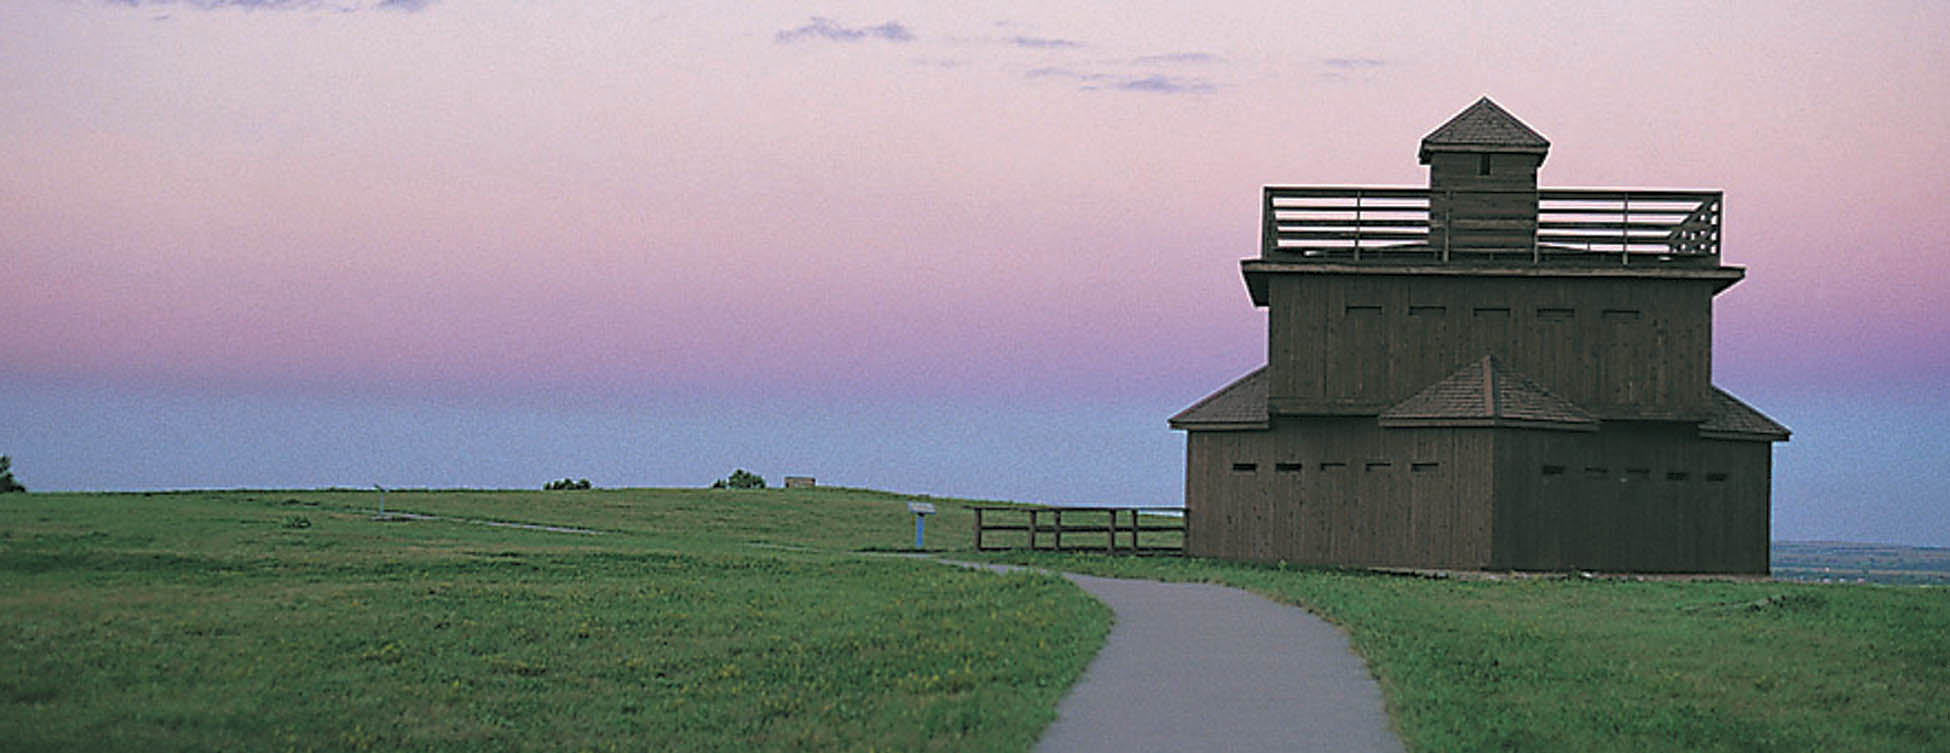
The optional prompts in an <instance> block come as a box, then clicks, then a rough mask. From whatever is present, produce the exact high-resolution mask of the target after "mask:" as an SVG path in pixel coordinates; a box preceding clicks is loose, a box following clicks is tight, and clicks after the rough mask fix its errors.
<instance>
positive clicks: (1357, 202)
mask: <svg viewBox="0 0 1950 753" xmlns="http://www.w3.org/2000/svg"><path fill="white" fill-rule="evenodd" d="M1354 260H1355V261H1360V260H1361V189H1359V188H1356V189H1354Z"/></svg>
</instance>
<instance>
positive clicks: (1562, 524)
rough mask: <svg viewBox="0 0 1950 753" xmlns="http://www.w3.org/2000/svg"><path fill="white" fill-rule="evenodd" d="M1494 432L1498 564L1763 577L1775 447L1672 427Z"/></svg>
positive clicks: (1614, 426)
mask: <svg viewBox="0 0 1950 753" xmlns="http://www.w3.org/2000/svg"><path fill="white" fill-rule="evenodd" d="M1494 431H1495V432H1496V433H1497V438H1496V442H1497V482H1496V491H1495V496H1496V514H1497V526H1496V531H1497V534H1496V536H1497V540H1496V547H1495V548H1496V555H1495V557H1494V558H1493V559H1494V562H1495V566H1496V567H1498V568H1508V569H1517V570H1600V571H1614V572H1684V573H1766V572H1767V542H1768V526H1769V520H1768V494H1769V488H1768V487H1769V472H1770V468H1769V465H1770V462H1771V452H1772V447H1771V444H1770V443H1768V442H1734V441H1720V440H1706V439H1700V438H1699V437H1698V436H1697V435H1696V433H1695V432H1694V430H1693V428H1692V427H1691V426H1687V425H1684V424H1678V423H1664V422H1615V423H1609V424H1607V425H1606V426H1605V428H1604V430H1602V431H1600V432H1598V433H1594V434H1577V433H1567V432H1550V431H1539V430H1526V429H1496V430H1494ZM1559 468H1561V469H1563V471H1562V472H1561V473H1547V472H1546V469H1559Z"/></svg>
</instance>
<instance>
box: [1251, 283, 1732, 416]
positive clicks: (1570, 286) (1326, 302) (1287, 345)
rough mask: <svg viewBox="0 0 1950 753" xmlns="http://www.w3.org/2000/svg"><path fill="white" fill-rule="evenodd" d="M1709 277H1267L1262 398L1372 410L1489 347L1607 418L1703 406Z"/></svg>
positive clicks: (1282, 405) (1707, 393) (1284, 409)
mask: <svg viewBox="0 0 1950 753" xmlns="http://www.w3.org/2000/svg"><path fill="white" fill-rule="evenodd" d="M1713 285H1714V284H1713V283H1712V282H1711V281H1705V280H1685V279H1670V280H1669V279H1652V278H1627V279H1589V278H1575V277H1569V278H1567V277H1493V276H1485V277H1475V276H1464V277H1457V276H1435V275H1411V274H1402V275H1388V274H1359V275H1352V274H1350V275H1339V274H1294V275H1281V276H1279V277H1277V278H1275V279H1273V280H1271V281H1270V283H1269V296H1268V297H1269V306H1268V317H1267V330H1268V345H1267V363H1268V365H1269V368H1270V371H1269V377H1270V383H1269V393H1270V394H1269V397H1270V398H1271V406H1272V408H1273V410H1275V411H1276V412H1280V413H1287V414H1319V413H1339V414H1357V413H1375V412H1378V411H1380V410H1382V409H1385V408H1386V407H1387V406H1389V405H1392V404H1394V403H1396V402H1399V401H1400V400H1402V399H1404V398H1407V397H1409V396H1410V395H1413V394H1415V393H1416V392H1417V391H1419V390H1421V389H1422V388H1424V387H1427V386H1428V385H1430V384H1432V383H1434V382H1435V381H1437V380H1439V379H1441V378H1443V377H1445V376H1448V375H1449V374H1450V373H1452V372H1454V371H1455V370H1456V369H1457V368H1459V367H1461V366H1462V365H1463V364H1465V363H1467V362H1469V361H1471V360H1474V359H1476V358H1480V357H1482V356H1483V355H1485V354H1495V355H1497V356H1498V357H1500V358H1502V359H1503V360H1504V361H1505V362H1506V363H1508V364H1510V366H1511V367H1513V368H1515V369H1517V370H1518V371H1519V372H1521V373H1523V374H1525V375H1527V376H1529V377H1531V378H1532V379H1535V380H1537V381H1538V382H1539V383H1540V384H1542V385H1544V386H1545V387H1546V388H1548V389H1550V390H1551V391H1552V392H1554V393H1556V394H1557V395H1558V396H1560V397H1563V398H1564V399H1566V400H1570V401H1571V402H1573V403H1576V404H1577V405H1579V406H1580V407H1583V408H1585V409H1586V410H1589V411H1591V412H1593V413H1594V414H1596V415H1598V416H1599V417H1600V418H1606V419H1673V420H1698V419H1700V418H1703V417H1705V415H1706V413H1707V411H1708V409H1709V408H1710V405H1711V391H1712V386H1711V385H1712V350H1711V349H1712V342H1713V325H1712V299H1713V293H1714V287H1713Z"/></svg>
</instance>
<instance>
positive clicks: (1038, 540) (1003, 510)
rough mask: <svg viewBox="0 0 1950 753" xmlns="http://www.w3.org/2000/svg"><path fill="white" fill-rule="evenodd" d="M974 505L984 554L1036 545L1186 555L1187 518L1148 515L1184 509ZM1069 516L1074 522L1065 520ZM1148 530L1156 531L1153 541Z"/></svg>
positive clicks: (977, 544)
mask: <svg viewBox="0 0 1950 753" xmlns="http://www.w3.org/2000/svg"><path fill="white" fill-rule="evenodd" d="M969 509H971V510H974V511H975V551H978V552H995V551H1004V550H1010V549H1031V550H1041V551H1061V552H1109V553H1113V554H1184V553H1185V519H1184V518H1183V517H1175V516H1165V515H1146V514H1145V513H1146V512H1155V511H1163V510H1170V511H1173V512H1177V511H1180V510H1182V509H1183V508H1178V507H1021V506H1011V507H997V506H976V507H971V508H969ZM1066 515H1067V516H1069V520H1068V521H1065V520H1064V516H1066ZM1147 518H1149V519H1148V520H1147ZM995 534H1009V535H1010V536H1009V538H1010V539H1011V540H1012V543H1001V542H998V540H997V537H996V536H995ZM1018 534H1019V535H1018ZM1145 534H1150V535H1151V537H1150V540H1149V541H1148V542H1147V541H1146V540H1145V539H1144V535H1145ZM1171 534H1176V535H1171ZM1065 536H1068V537H1069V541H1068V542H1065V541H1064V537H1065Z"/></svg>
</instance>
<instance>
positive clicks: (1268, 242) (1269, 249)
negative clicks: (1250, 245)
mask: <svg viewBox="0 0 1950 753" xmlns="http://www.w3.org/2000/svg"><path fill="white" fill-rule="evenodd" d="M1261 194H1262V198H1261V204H1262V206H1261V209H1260V216H1261V218H1262V219H1261V221H1260V228H1259V255H1260V256H1261V257H1262V258H1272V256H1273V252H1274V251H1275V250H1277V249H1279V247H1280V229H1279V225H1278V223H1277V222H1276V221H1275V219H1274V215H1273V187H1272V186H1267V187H1265V188H1264V189H1263V190H1262V191H1261Z"/></svg>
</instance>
